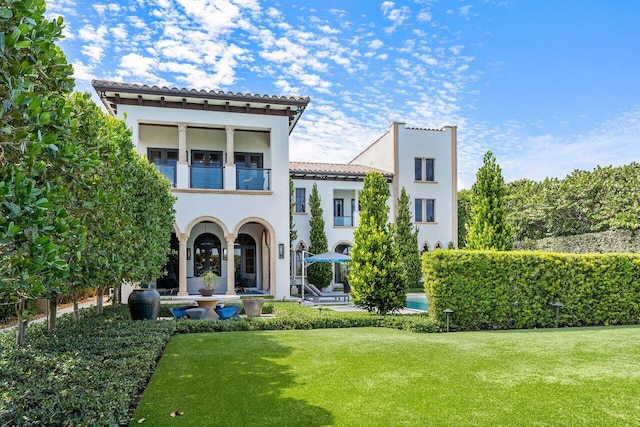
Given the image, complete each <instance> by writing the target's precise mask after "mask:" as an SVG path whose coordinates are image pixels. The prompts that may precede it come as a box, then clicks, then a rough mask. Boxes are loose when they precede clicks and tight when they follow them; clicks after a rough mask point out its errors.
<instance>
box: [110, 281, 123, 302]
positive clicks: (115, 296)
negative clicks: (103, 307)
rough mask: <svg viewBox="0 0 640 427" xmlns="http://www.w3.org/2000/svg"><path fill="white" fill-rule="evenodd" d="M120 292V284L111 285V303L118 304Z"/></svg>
mask: <svg viewBox="0 0 640 427" xmlns="http://www.w3.org/2000/svg"><path fill="white" fill-rule="evenodd" d="M121 294H122V285H116V286H114V287H113V301H112V302H111V303H112V304H113V305H120V302H121V299H122V298H121V297H120V295H121Z"/></svg>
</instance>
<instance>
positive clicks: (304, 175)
mask: <svg viewBox="0 0 640 427" xmlns="http://www.w3.org/2000/svg"><path fill="white" fill-rule="evenodd" d="M365 175H366V173H362V172H350V173H345V172H328V171H292V170H289V176H290V177H291V179H307V180H313V181H357V182H363V181H364V177H365ZM382 176H383V177H384V179H385V181H387V182H392V181H393V174H392V173H384V174H383V175H382Z"/></svg>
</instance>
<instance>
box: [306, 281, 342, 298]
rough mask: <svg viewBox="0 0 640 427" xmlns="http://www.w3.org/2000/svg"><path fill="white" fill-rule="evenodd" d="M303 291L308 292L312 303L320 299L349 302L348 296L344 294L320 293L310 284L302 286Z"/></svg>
mask: <svg viewBox="0 0 640 427" xmlns="http://www.w3.org/2000/svg"><path fill="white" fill-rule="evenodd" d="M304 290H305V292H308V293H309V294H311V295H312V298H311V299H313V300H314V301H318V300H319V299H320V298H333V299H335V300H336V301H344V302H348V301H349V294H346V293H344V292H322V291H321V290H320V289H318V288H317V287H316V286H315V285H312V284H311V283H308V284H306V285H304ZM305 296H306V295H305Z"/></svg>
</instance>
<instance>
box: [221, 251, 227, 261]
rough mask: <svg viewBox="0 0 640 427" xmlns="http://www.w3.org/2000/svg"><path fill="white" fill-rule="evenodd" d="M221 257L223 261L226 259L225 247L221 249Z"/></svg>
mask: <svg viewBox="0 0 640 427" xmlns="http://www.w3.org/2000/svg"><path fill="white" fill-rule="evenodd" d="M222 259H223V260H225V261H226V260H227V248H223V249H222Z"/></svg>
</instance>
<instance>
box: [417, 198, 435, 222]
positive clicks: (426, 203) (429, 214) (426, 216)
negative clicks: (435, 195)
mask: <svg viewBox="0 0 640 427" xmlns="http://www.w3.org/2000/svg"><path fill="white" fill-rule="evenodd" d="M435 212H436V201H435V200H434V199H416V200H415V220H416V222H435Z"/></svg>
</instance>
